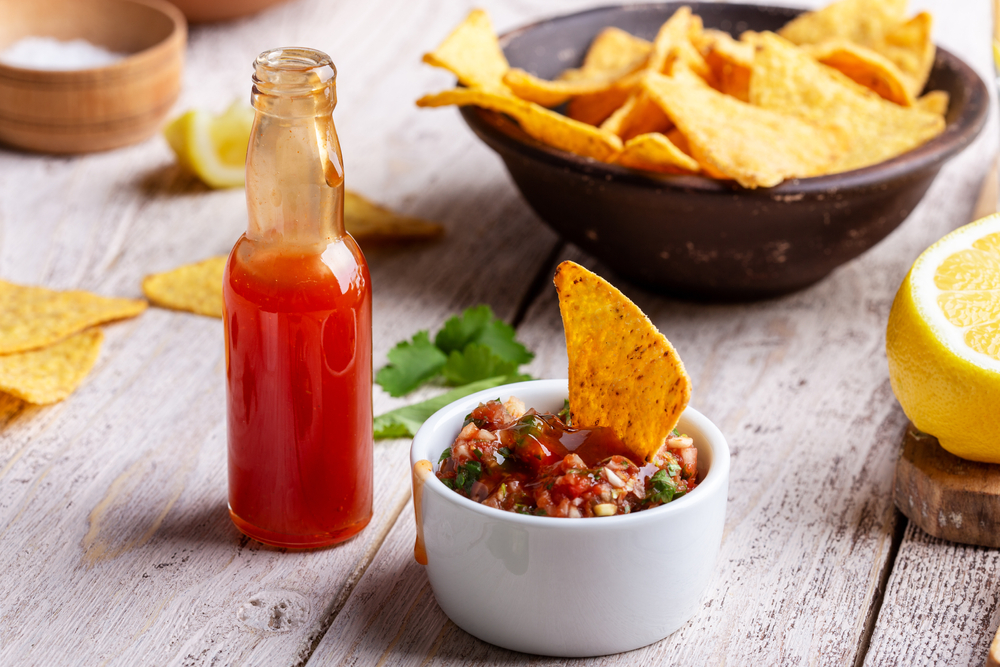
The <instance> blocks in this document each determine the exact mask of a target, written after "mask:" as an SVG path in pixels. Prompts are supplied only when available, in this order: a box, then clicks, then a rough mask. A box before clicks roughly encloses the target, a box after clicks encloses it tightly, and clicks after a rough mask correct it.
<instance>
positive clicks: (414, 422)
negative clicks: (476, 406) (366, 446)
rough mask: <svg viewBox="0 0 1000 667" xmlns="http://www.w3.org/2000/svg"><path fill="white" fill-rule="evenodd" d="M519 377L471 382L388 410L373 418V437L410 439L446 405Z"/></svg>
mask: <svg viewBox="0 0 1000 667" xmlns="http://www.w3.org/2000/svg"><path fill="white" fill-rule="evenodd" d="M519 377H520V376H498V377H491V378H487V379H485V380H480V381H478V382H471V383H469V384H467V385H463V386H461V387H456V388H454V389H452V390H451V391H447V392H445V393H443V394H441V395H440V396H435V397H434V398H430V399H427V400H426V401H421V402H420V403H414V404H413V405H407V406H404V407H402V408H396V409H395V410H390V411H389V412H386V413H385V414H382V415H379V416H378V417H376V418H375V430H374V437H375V438H376V439H381V438H412V437H413V436H414V435H415V434H416V432H417V429H418V428H420V425H421V424H423V423H424V421H425V420H426V419H427V418H428V417H430V416H431V415H432V414H434V413H435V412H437V411H438V410H440V409H441V408H443V407H444V406H446V405H448V404H449V403H451V402H452V401H457V400H458V399H460V398H462V397H464V396H468V395H469V394H474V393H476V392H477V391H482V390H483V389H489V388H490V387H497V386H499V385H502V384H507V383H509V382H517V381H518V378H519Z"/></svg>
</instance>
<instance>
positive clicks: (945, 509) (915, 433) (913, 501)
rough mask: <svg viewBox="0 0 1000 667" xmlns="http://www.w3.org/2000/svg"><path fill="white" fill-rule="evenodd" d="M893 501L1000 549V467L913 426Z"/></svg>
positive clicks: (992, 187)
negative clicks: (961, 453) (959, 452)
mask: <svg viewBox="0 0 1000 667" xmlns="http://www.w3.org/2000/svg"><path fill="white" fill-rule="evenodd" d="M997 171H998V164H997V161H996V160H994V162H993V168H992V169H991V170H990V171H989V173H988V174H987V175H986V178H985V179H983V185H982V187H981V189H980V191H979V198H978V200H977V201H976V206H975V209H974V210H973V213H972V219H973V220H978V219H979V218H982V217H985V216H987V215H990V214H991V213H995V212H996V211H997V207H998V198H1000V192H998V184H1000V180H998V174H997ZM893 499H894V500H895V502H896V507H898V508H899V509H900V511H901V512H902V513H903V514H905V515H906V516H907V518H909V520H910V521H912V522H913V523H915V524H916V525H918V526H919V527H920V528H922V529H923V530H924V532H926V533H928V534H929V535H933V536H934V537H940V538H942V539H945V540H950V541H952V542H960V543H962V544H975V545H978V546H983V547H1000V465H998V464H989V463H977V462H975V461H966V460H965V459H961V458H959V457H957V456H955V455H954V454H950V453H948V452H947V451H945V450H944V448H942V447H941V445H940V444H939V443H938V441H937V438H935V437H934V436H932V435H929V434H927V433H922V432H921V431H919V430H917V428H916V427H915V426H914V425H913V424H912V423H911V424H909V425H908V426H907V429H906V432H905V434H904V436H903V442H902V447H901V449H900V452H899V459H898V460H897V461H896V475H895V481H894V482H893ZM998 636H1000V635H998ZM998 646H1000V645H998ZM998 667H1000V666H998Z"/></svg>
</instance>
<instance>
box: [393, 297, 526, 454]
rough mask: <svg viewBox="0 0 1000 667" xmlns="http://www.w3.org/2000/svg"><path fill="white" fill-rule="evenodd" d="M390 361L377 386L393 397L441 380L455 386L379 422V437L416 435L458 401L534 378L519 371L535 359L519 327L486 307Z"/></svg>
mask: <svg viewBox="0 0 1000 667" xmlns="http://www.w3.org/2000/svg"><path fill="white" fill-rule="evenodd" d="M388 357H389V363H388V364H387V365H386V366H384V367H383V368H381V369H380V370H379V372H378V373H377V374H376V375H375V382H376V384H378V385H379V386H380V387H382V389H384V390H385V391H386V393H388V394H389V395H390V396H394V397H399V396H405V395H406V394H408V393H410V392H411V391H413V390H414V389H416V388H418V387H420V386H422V385H424V384H427V383H428V382H438V383H441V384H445V385H447V386H451V387H455V389H452V390H451V391H448V392H446V393H444V394H442V395H440V396H437V397H435V398H431V399H429V400H426V401H422V402H420V403H415V404H414V405H408V406H405V407H402V408H398V409H396V410H392V411H390V412H387V413H385V414H383V415H379V416H378V417H376V418H375V437H376V438H405V437H412V436H413V435H414V434H415V433H416V431H417V429H418V428H419V427H420V425H421V424H422V423H423V422H424V420H426V419H427V418H428V417H430V416H431V415H432V414H434V413H435V412H436V411H437V410H439V409H440V408H442V407H444V406H445V405H447V404H448V403H451V402H452V401H454V400H456V399H459V398H462V397H463V396H468V395H469V394H472V393H475V392H477V391H480V390H482V389H489V388H492V387H496V386H498V385H501V384H507V383H509V382H520V381H521V380H530V379H531V376H530V375H524V374H521V373H518V368H519V367H520V366H521V365H522V364H526V363H528V362H529V361H531V360H532V359H533V358H534V357H535V355H534V354H533V353H532V352H530V351H529V350H528V348H526V347H525V346H524V345H522V344H521V343H519V342H518V341H517V340H516V339H515V334H514V328H513V327H512V326H510V325H509V324H507V323H506V322H504V321H503V320H501V319H499V318H498V317H497V316H496V315H495V314H494V313H493V310H492V309H491V308H490V307H489V306H486V305H480V306H475V307H472V308H467V309H466V310H465V311H463V312H462V314H461V315H456V316H453V317H451V318H449V319H448V320H447V321H446V322H445V323H444V325H443V326H442V327H441V330H440V331H438V332H437V335H435V336H434V340H433V341H431V336H430V332H428V331H427V330H421V331H418V332H417V333H416V334H414V336H413V338H411V339H410V340H404V341H401V342H399V343H397V344H396V346H395V347H393V348H392V349H391V350H390V351H389V354H388Z"/></svg>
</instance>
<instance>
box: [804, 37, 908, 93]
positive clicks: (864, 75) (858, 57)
mask: <svg viewBox="0 0 1000 667" xmlns="http://www.w3.org/2000/svg"><path fill="white" fill-rule="evenodd" d="M804 48H805V51H806V53H808V54H809V55H811V56H812V57H813V58H815V59H816V60H817V61H819V62H821V63H823V64H824V65H826V66H827V67H832V68H833V69H835V70H837V71H838V72H840V73H841V74H843V75H844V76H846V77H847V78H848V79H850V80H851V81H854V82H855V83H857V84H859V85H862V86H864V87H865V88H867V89H869V90H871V91H872V92H874V93H875V94H877V95H878V96H879V97H882V98H883V99H886V100H889V101H890V102H895V103H896V104H899V105H901V106H904V107H908V106H910V105H912V104H913V95H912V94H911V93H910V91H909V89H908V88H907V85H906V83H905V81H904V76H903V73H902V72H901V71H899V68H898V67H896V66H895V65H894V64H893V63H892V61H890V60H889V59H888V58H885V57H884V56H882V55H881V54H879V53H878V52H876V51H872V50H871V49H868V48H865V47H864V46H861V45H860V44H853V43H851V42H848V41H847V40H843V39H835V40H830V41H829V42H823V43H822V44H815V45H809V46H806V47H804Z"/></svg>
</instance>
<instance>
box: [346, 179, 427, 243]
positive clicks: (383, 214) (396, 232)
mask: <svg viewBox="0 0 1000 667" xmlns="http://www.w3.org/2000/svg"><path fill="white" fill-rule="evenodd" d="M344 226H345V227H346V228H347V231H348V232H349V233H350V235H351V236H353V237H354V239H355V240H356V241H358V242H359V243H363V244H365V245H366V246H367V245H371V244H373V243H403V242H407V241H429V240H431V239H436V238H439V237H440V236H442V235H443V234H444V227H442V226H441V225H439V224H438V223H436V222H430V221H428V220H422V219H420V218H411V217H408V216H404V215H399V214H397V213H394V212H393V211H390V210H389V209H387V208H383V207H381V206H379V205H378V204H373V203H372V202H370V201H368V200H367V199H365V198H364V197H362V196H361V195H359V194H357V193H356V192H351V191H350V190H346V191H345V192H344Z"/></svg>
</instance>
